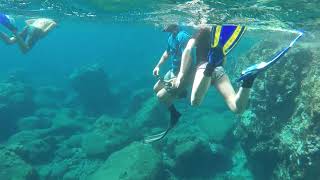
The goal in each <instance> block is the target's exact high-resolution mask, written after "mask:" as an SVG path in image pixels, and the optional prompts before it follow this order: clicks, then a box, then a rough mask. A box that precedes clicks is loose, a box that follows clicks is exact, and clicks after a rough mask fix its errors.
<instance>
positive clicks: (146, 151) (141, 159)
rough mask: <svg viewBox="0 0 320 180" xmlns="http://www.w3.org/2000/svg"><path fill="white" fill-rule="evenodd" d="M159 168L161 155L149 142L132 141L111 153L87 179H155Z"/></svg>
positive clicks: (157, 176)
mask: <svg viewBox="0 0 320 180" xmlns="http://www.w3.org/2000/svg"><path fill="white" fill-rule="evenodd" d="M161 170H162V168H161V155H160V154H159V153H158V152H157V151H155V150H154V149H153V148H152V146H151V145H149V144H142V143H137V142H134V143H132V144H130V145H129V146H127V147H125V148H123V149H121V150H120V151H117V152H115V153H113V154H112V155H111V156H110V157H109V158H108V159H107V160H106V161H105V163H104V164H103V165H102V166H101V167H100V168H99V169H98V170H97V171H96V172H94V173H93V174H92V175H91V176H90V177H89V178H88V179H90V180H105V179H106V178H107V179H108V180H119V179H123V180H131V179H139V180H150V179H153V180H156V179H160V176H159V175H160V174H161Z"/></svg>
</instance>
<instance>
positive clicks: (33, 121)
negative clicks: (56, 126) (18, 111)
mask: <svg viewBox="0 0 320 180" xmlns="http://www.w3.org/2000/svg"><path fill="white" fill-rule="evenodd" d="M17 124H18V129H19V130H20V131H23V130H34V129H47V128H50V126H51V124H52V123H51V121H50V120H49V119H41V118H39V117H36V116H29V117H25V118H22V119H19V121H18V123H17Z"/></svg>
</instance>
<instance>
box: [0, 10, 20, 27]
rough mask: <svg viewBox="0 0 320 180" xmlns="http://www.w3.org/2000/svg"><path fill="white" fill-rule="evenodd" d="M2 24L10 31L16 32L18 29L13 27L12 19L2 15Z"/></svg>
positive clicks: (0, 18)
mask: <svg viewBox="0 0 320 180" xmlns="http://www.w3.org/2000/svg"><path fill="white" fill-rule="evenodd" d="M0 24H2V25H3V26H5V27H6V28H8V29H9V30H10V31H16V30H17V28H16V27H15V26H14V25H13V24H14V19H13V18H10V17H9V16H8V15H5V14H2V13H0Z"/></svg>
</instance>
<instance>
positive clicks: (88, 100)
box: [70, 65, 119, 115]
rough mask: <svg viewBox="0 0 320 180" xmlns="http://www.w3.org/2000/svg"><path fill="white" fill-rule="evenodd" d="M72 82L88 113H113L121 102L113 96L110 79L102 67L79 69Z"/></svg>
mask: <svg viewBox="0 0 320 180" xmlns="http://www.w3.org/2000/svg"><path fill="white" fill-rule="evenodd" d="M70 81H71V86H72V88H73V89H74V90H75V91H76V92H77V94H78V97H79V99H80V100H81V102H82V104H83V106H84V108H85V110H87V112H88V113H92V114H98V115H101V114H102V113H105V112H108V113H112V112H113V111H115V108H117V104H118V101H119V100H116V99H115V97H114V95H113V94H112V92H111V89H110V84H109V79H108V77H107V74H106V73H105V71H104V70H103V69H102V67H100V66H98V65H92V66H89V67H87V68H84V69H79V70H77V71H75V72H74V73H73V74H72V75H71V76H70Z"/></svg>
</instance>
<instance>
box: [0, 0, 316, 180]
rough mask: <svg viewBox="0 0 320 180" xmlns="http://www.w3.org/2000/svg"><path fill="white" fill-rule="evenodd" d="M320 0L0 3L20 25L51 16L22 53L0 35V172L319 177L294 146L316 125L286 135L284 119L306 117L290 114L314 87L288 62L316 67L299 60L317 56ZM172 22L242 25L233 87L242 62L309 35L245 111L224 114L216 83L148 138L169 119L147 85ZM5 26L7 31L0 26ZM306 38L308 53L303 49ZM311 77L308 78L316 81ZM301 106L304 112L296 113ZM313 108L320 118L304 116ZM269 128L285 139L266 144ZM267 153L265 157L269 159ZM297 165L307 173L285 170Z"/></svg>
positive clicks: (111, 179) (33, 179) (231, 66)
mask: <svg viewBox="0 0 320 180" xmlns="http://www.w3.org/2000/svg"><path fill="white" fill-rule="evenodd" d="M319 5H320V3H319V1H317V0H314V1H287V2H278V1H274V0H264V1H253V0H243V1H232V0H228V1H205V0H204V1H201V0H195V1H184V0H181V1H173V0H161V1H151V0H150V1H146V0H131V1H129V0H128V1H116V0H110V1H107V0H105V1H103V0H81V1H75V0H74V1H71V0H70V1H66V0H59V1H57V0H47V1H38V0H30V1H27V0H21V1H0V12H4V13H6V14H9V15H12V16H13V17H14V18H15V19H16V22H17V26H18V27H19V28H22V27H23V26H24V20H26V19H28V18H37V17H47V18H52V19H55V20H56V21H57V22H58V27H57V28H55V29H54V30H53V31H52V32H50V33H49V34H48V36H46V37H45V38H43V39H41V40H40V41H39V42H38V43H37V44H36V46H35V47H33V49H32V50H31V51H30V52H29V53H28V54H22V53H20V51H19V49H18V46H17V45H12V46H7V45H5V44H4V43H2V42H1V43H0V52H1V58H0V59H1V60H0V122H1V124H2V126H1V127H0V143H1V144H0V179H3V180H7V179H8V180H11V179H12V180H13V179H15V180H16V179H18V180H20V179H21V180H23V179H28V180H37V179H41V180H42V179H43V180H45V179H48V180H55V179H57V180H58V179H64V180H67V179H68V180H77V179H81V180H86V179H92V180H94V179H97V180H99V179H101V180H102V179H103V180H116V179H128V180H129V179H130V180H140V179H141V180H153V179H155V180H157V179H159V180H160V179H168V180H174V179H181V180H185V179H186V180H199V179H201V180H202V179H203V180H212V179H226V180H227V179H228V180H229V179H232V180H237V179H258V180H260V179H262V180H264V179H288V178H290V179H312V177H315V179H317V178H318V177H320V175H319V174H316V173H314V171H312V170H310V171H308V170H305V169H307V168H306V167H310V169H317V168H319V167H318V165H319V161H318V159H319V158H318V157H319V156H317V155H318V154H316V153H315V154H316V155H314V156H312V155H313V154H311V155H308V158H309V159H311V160H310V161H308V160H306V159H308V158H304V153H301V152H300V150H301V149H303V147H305V146H304V145H301V148H300V146H299V143H300V144H303V143H304V141H306V142H307V140H306V139H308V141H309V139H313V137H314V138H315V139H317V138H316V137H317V136H316V135H319V133H318V131H319V130H318V129H315V130H310V132H311V131H312V132H313V133H315V134H316V135H314V136H312V137H311V135H310V136H308V138H305V139H303V138H301V139H302V140H301V141H298V140H297V142H296V143H292V142H291V141H293V140H294V139H299V138H297V137H295V136H294V133H292V132H291V131H290V130H291V127H293V125H292V124H289V122H291V120H292V122H294V123H295V124H303V123H301V122H300V121H298V120H297V119H299V118H300V117H306V116H308V115H306V114H308V113H307V112H309V110H308V108H305V109H304V105H305V104H308V103H305V102H303V103H300V101H299V99H303V98H304V95H305V94H308V93H309V94H310V92H307V91H306V90H305V91H304V90H300V88H301V87H302V85H301V84H300V83H302V82H304V80H303V77H302V75H301V77H300V74H299V73H296V74H295V73H293V74H294V75H292V74H291V73H292V71H290V70H288V69H290V68H291V69H294V68H295V72H296V71H299V72H300V71H301V72H302V71H303V73H306V72H308V71H309V72H310V73H311V72H314V71H311V70H309V69H303V70H301V69H300V68H299V66H300V65H301V64H304V63H303V62H305V61H307V60H309V61H310V62H314V60H315V59H316V58H317V57H319V56H318V55H317V53H316V52H318V50H317V47H319V41H318V40H317V41H315V40H316V39H319V38H318V37H319V34H320V33H319V30H318V27H319V25H320V18H319V15H320V11H319V9H317V7H319ZM172 22H177V23H179V24H180V25H181V26H182V27H183V28H184V29H185V30H186V31H187V32H189V33H190V34H192V33H193V32H194V31H195V28H196V27H197V26H198V25H200V24H224V23H234V24H243V25H247V26H248V31H247V32H246V34H245V36H244V37H243V39H242V40H241V42H240V43H239V45H238V46H237V47H236V48H235V49H234V51H233V52H232V53H231V54H230V55H229V57H228V60H227V64H226V70H227V72H228V74H229V76H230V79H231V80H232V84H233V86H234V87H235V88H236V90H237V89H238V87H239V84H238V83H236V82H235V79H236V78H237V77H238V76H239V74H240V72H241V70H243V69H244V68H245V67H247V66H249V65H251V64H253V63H257V62H260V61H263V60H268V59H270V58H271V57H272V56H273V55H274V54H275V53H276V52H277V51H278V50H280V49H281V48H284V47H286V46H287V45H288V44H289V43H290V41H291V40H292V39H293V38H294V37H295V36H296V35H297V32H296V30H303V31H304V32H305V36H304V39H302V40H301V45H298V46H297V48H296V49H295V50H292V51H293V52H292V54H290V52H291V51H290V52H289V53H288V55H287V56H286V57H285V58H284V59H286V61H289V62H288V63H287V64H286V63H284V62H283V63H280V65H279V69H275V70H274V71H273V72H271V73H270V74H267V75H266V76H263V77H261V78H260V77H259V78H258V79H259V83H257V85H256V86H254V90H253V92H252V93H251V98H252V100H251V101H250V105H249V107H248V111H246V112H245V113H244V115H242V116H238V115H235V114H233V113H231V112H230V111H229V110H228V108H227V106H226V105H225V102H224V100H223V98H222V97H221V95H220V94H219V93H218V92H217V91H216V90H215V89H214V88H211V89H210V91H209V93H208V95H207V96H206V99H205V100H204V102H203V103H202V105H201V106H200V107H198V108H192V107H191V106H190V102H189V101H190V98H189V97H188V98H187V99H182V100H179V101H178V102H177V103H176V105H177V107H178V109H179V110H180V111H181V112H182V113H183V116H182V118H181V121H180V122H179V124H178V126H177V128H176V129H174V131H173V132H172V133H170V134H169V135H168V137H166V138H165V139H164V140H162V141H160V142H156V143H154V144H144V143H143V138H144V137H145V136H146V135H151V134H154V133H156V132H159V131H161V130H163V129H164V128H166V125H167V122H168V121H169V114H168V112H167V110H166V109H165V107H164V106H163V105H162V104H159V103H158V101H157V99H156V98H155V95H154V94H153V90H152V89H153V85H154V83H155V82H156V79H155V78H154V77H153V76H152V70H153V68H154V66H155V65H156V63H157V62H158V60H159V58H160V57H161V55H162V53H163V51H164V50H165V49H166V43H167V37H168V35H167V34H165V33H163V32H161V27H162V26H163V25H164V24H167V23H172ZM0 31H2V32H8V31H7V30H6V29H5V28H4V27H0ZM266 42H267V43H266ZM270 42H271V43H270ZM268 43H269V44H268ZM272 43H274V44H272ZM299 43H300V41H299V42H298V44H299ZM261 47H263V48H265V50H261V49H262V48H261ZM305 47H310V48H309V49H311V50H310V51H312V53H313V54H312V55H309V53H307V52H305V51H303V50H305V49H304V48H305ZM294 48H295V47H294ZM307 49H308V48H307ZM252 52H257V53H260V54H252ZM300 52H302V55H301V54H299V53H300ZM308 52H309V51H308ZM303 58H305V59H307V60H305V61H304V59H303ZM308 58H309V59H308ZM292 59H293V60H292ZM298 60H300V61H298ZM286 61H285V62H286ZM169 64H170V63H167V65H165V66H164V68H163V69H161V75H164V74H165V72H166V71H167V70H168V68H169ZM288 64H289V65H288ZM316 65H318V64H316V63H315V65H313V66H316ZM306 68H310V67H307V66H306ZM288 74H289V75H288ZM315 74H316V73H315ZM310 76H311V75H305V77H308V78H309V77H310ZM290 78H293V79H290ZM310 79H312V78H310ZM310 79H307V80H305V81H306V82H309V81H310V83H309V85H310V84H311V86H312V85H313V83H315V82H314V81H311V80H310ZM269 80H270V81H269ZM262 82H263V83H262ZM264 82H265V83H264ZM269 82H271V83H269ZM272 82H279V83H278V84H277V83H274V84H273V83H272ZM291 82H296V83H291ZM285 83H287V84H285ZM284 84H285V85H284ZM313 87H317V86H316V85H314V86H313ZM290 88H291V89H290ZM274 89H276V90H274ZM288 89H289V90H290V91H289V90H288ZM297 89H299V90H297ZM301 89H303V88H301ZM314 89H315V91H313V92H316V90H317V89H316V88H314ZM189 92H190V90H189ZM291 96H292V97H291ZM292 98H293V99H294V98H296V99H297V100H292ZM287 99H289V100H288V101H286V100H287ZM314 99H316V98H314ZM282 102H284V105H283V104H281V103H282ZM286 102H295V103H297V104H294V105H292V106H293V107H292V109H293V110H291V109H290V110H288V111H287V110H286V108H287V109H289V108H291V105H290V104H289V105H288V104H286ZM298 102H299V103H300V104H298ZM273 103H274V104H273ZM277 103H280V105H279V104H277ZM301 104H304V105H301ZM315 104H317V102H316V103H315ZM302 106H303V108H302V109H303V110H301V109H299V108H298V107H302ZM282 108H284V109H282ZM295 108H296V109H298V110H297V111H295ZM314 109H315V110H314V111H317V109H316V105H315V106H314ZM291 111H294V112H291ZM301 111H303V112H305V113H301V114H303V115H301V116H300V114H299V112H301ZM288 112H289V114H290V113H291V114H290V115H287V114H288ZM281 113H283V114H281ZM264 118H265V119H264ZM308 118H309V119H312V118H313V119H317V118H318V116H316V115H315V116H314V117H313V116H310V117H309V116H308V117H307V118H302V119H308ZM277 120H278V121H277ZM280 121H281V122H285V123H280ZM255 122H261V124H258V123H257V124H255ZM273 122H276V123H273ZM303 122H304V121H303ZM306 122H312V120H309V121H306ZM306 122H305V123H306ZM269 123H270V124H269ZM286 123H287V124H286ZM277 124H279V125H278V126H277ZM306 124H308V123H306ZM304 125H305V124H304ZM280 126H281V128H280ZM310 126H312V125H310ZM315 126H316V125H315ZM305 127H307V125H305ZM308 127H309V126H308ZM316 127H317V126H316ZM269 128H270V129H269ZM282 128H283V129H285V130H283V131H282ZM239 129H240V130H239ZM279 129H281V130H279ZM288 129H289V130H288ZM292 129H294V128H292ZM296 129H298V128H296ZM251 130H252V131H251ZM273 130H274V131H275V132H274V133H270V134H272V135H270V134H268V132H270V131H273ZM277 130H279V131H277ZM307 132H309V131H307ZM317 133H318V134H317ZM274 134H276V135H274ZM301 134H302V133H301ZM305 134H308V133H305ZM250 136H252V137H250ZM274 136H276V137H278V136H279V139H280V140H279V141H281V143H279V144H276V143H275V144H276V145H275V144H272V143H271V145H270V146H272V147H273V149H272V148H270V149H268V150H264V148H265V147H268V143H270V142H271V141H272V139H274V138H273V137H274ZM299 137H300V136H299ZM301 137H302V135H301ZM283 139H285V140H283ZM282 140H283V141H284V142H282ZM299 140H300V139H299ZM275 141H276V140H275ZM310 141H311V140H310ZM276 142H277V141H276ZM288 142H290V143H288ZM315 142H317V141H315ZM288 144H290V145H288ZM292 144H293V145H292ZM311 144H312V143H311ZM315 144H316V143H315ZM255 145H256V146H255ZM315 146H316V145H315ZM259 148H260V149H261V151H259ZM281 148H283V149H284V150H283V151H280V150H279V151H277V153H278V154H277V153H275V152H274V151H275V150H274V149H281ZM301 151H302V150H301ZM316 152H318V151H316ZM281 153H282V154H281ZM274 154H277V155H274ZM279 154H280V155H279ZM297 154H298V155H297ZM300 155H301V156H300ZM279 156H283V157H285V158H283V159H285V160H283V161H281V160H279V159H281V158H278V157H279ZM305 156H306V157H307V155H305ZM265 157H266V159H268V158H269V159H270V162H269V163H265V164H264V162H265V160H266V159H264V158H265ZM301 157H303V158H301ZM297 159H298V160H299V165H296V164H297V162H298V160H297ZM313 160H314V161H313ZM300 161H301V164H302V165H300ZM309 162H314V163H313V165H308V163H309ZM303 163H305V164H303ZM317 163H318V164H317ZM304 165H305V166H304ZM295 167H297V169H298V171H297V172H299V173H300V172H301V174H302V175H301V174H300V176H299V175H296V174H294V173H290V172H293V171H294V170H295ZM290 168H292V169H293V171H292V169H290ZM299 168H300V169H299ZM261 169H262V170H261ZM264 169H266V170H265V171H263V170H264ZM288 169H289V170H288ZM304 170H305V171H306V172H305V171H304ZM308 172H311V173H309V174H308ZM299 173H297V174H299ZM288 174H289V175H288ZM290 174H292V175H291V176H290ZM310 174H311V175H310ZM312 175H314V176H312Z"/></svg>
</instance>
